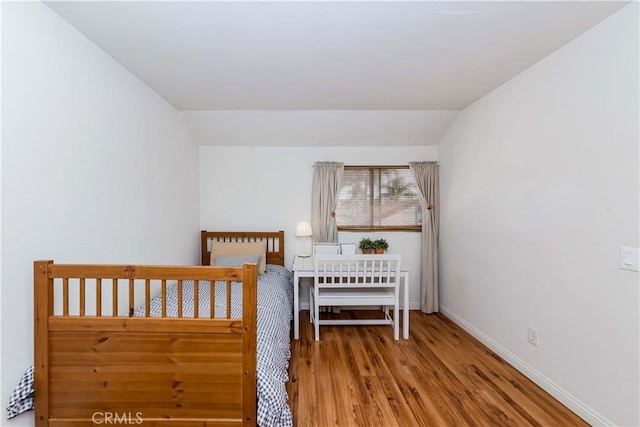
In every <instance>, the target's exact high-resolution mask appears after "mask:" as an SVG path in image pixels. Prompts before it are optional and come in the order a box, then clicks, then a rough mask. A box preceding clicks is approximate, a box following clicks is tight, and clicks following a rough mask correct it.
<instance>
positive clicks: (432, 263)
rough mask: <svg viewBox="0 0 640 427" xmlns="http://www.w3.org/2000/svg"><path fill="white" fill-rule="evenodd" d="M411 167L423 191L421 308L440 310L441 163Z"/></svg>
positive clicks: (418, 163)
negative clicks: (439, 168)
mask: <svg viewBox="0 0 640 427" xmlns="http://www.w3.org/2000/svg"><path fill="white" fill-rule="evenodd" d="M409 168H410V169H411V171H412V172H413V176H414V177H415V179H416V183H417V184H418V189H419V190H420V205H421V207H422V252H421V254H420V276H421V280H420V282H421V283H420V290H421V292H420V294H421V299H420V309H421V310H422V312H423V313H434V312H438V311H440V309H439V303H438V234H439V231H440V190H439V177H438V163H437V162H410V163H409Z"/></svg>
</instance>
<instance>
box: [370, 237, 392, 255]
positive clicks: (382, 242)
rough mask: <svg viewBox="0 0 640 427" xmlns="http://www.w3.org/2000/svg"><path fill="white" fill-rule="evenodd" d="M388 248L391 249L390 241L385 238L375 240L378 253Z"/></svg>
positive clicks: (374, 246) (375, 249)
mask: <svg viewBox="0 0 640 427" xmlns="http://www.w3.org/2000/svg"><path fill="white" fill-rule="evenodd" d="M387 249H389V243H387V241H386V240H385V239H378V240H376V241H374V242H373V250H374V251H375V253H377V254H383V253H384V252H385V251H386V250H387Z"/></svg>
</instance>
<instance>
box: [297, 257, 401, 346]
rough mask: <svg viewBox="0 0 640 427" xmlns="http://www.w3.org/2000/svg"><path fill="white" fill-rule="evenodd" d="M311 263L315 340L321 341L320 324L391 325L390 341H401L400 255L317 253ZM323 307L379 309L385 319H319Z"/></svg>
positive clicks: (311, 318)
mask: <svg viewBox="0 0 640 427" xmlns="http://www.w3.org/2000/svg"><path fill="white" fill-rule="evenodd" d="M313 263H314V277H313V284H312V286H311V288H310V289H309V316H310V321H311V323H313V324H314V326H315V340H316V341H319V340H320V325H393V338H394V339H395V340H397V339H399V338H400V327H399V325H400V323H399V319H400V316H399V312H400V297H399V295H400V280H401V274H400V269H401V266H400V263H401V257H400V254H385V255H335V254H333V255H332V254H316V255H315V256H314V258H313ZM322 306H382V307H383V314H384V317H383V318H381V319H320V307H322ZM391 307H392V308H393V318H392V317H391V316H390V314H389V309H390V308H391Z"/></svg>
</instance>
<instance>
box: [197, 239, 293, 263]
mask: <svg viewBox="0 0 640 427" xmlns="http://www.w3.org/2000/svg"><path fill="white" fill-rule="evenodd" d="M262 240H266V241H267V264H276V265H281V266H283V267H284V231H282V230H280V231H207V230H202V231H201V232H200V249H201V253H202V265H209V264H210V262H211V250H210V246H209V242H210V241H214V242H260V241H262Z"/></svg>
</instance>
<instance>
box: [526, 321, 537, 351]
mask: <svg viewBox="0 0 640 427" xmlns="http://www.w3.org/2000/svg"><path fill="white" fill-rule="evenodd" d="M528 341H529V344H531V345H535V346H536V347H537V346H538V330H537V329H536V328H533V327H531V326H529V334H528Z"/></svg>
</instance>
